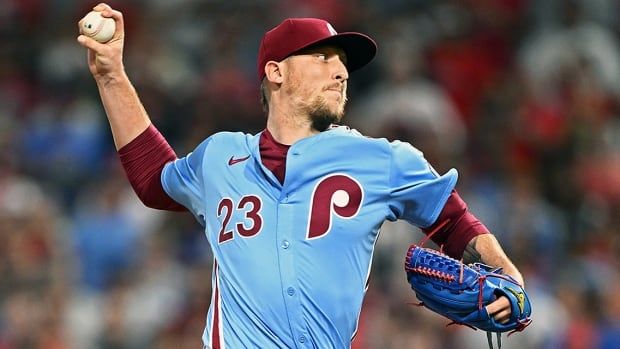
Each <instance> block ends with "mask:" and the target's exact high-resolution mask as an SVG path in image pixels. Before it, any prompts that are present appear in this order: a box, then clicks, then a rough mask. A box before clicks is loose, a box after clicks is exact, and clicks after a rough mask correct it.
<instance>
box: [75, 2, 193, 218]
mask: <svg viewBox="0 0 620 349" xmlns="http://www.w3.org/2000/svg"><path fill="white" fill-rule="evenodd" d="M93 11H95V12H98V13H99V14H100V15H101V16H102V17H104V18H112V19H113V20H114V26H113V27H114V28H115V30H114V33H113V34H112V37H111V38H109V37H106V35H104V34H105V33H102V32H101V31H102V30H105V27H104V25H102V23H101V18H100V17H99V16H98V15H95V16H93V15H92V14H91V15H90V16H89V15H87V16H86V17H84V18H83V19H82V20H80V22H79V23H78V27H79V28H80V29H79V30H80V36H78V38H77V40H78V42H79V43H80V44H81V45H82V46H84V47H86V48H87V54H88V56H87V57H88V69H89V70H90V72H91V74H92V75H93V77H94V78H95V82H96V83H97V88H99V94H100V95H101V101H102V103H103V107H104V108H105V111H106V114H107V116H108V121H109V122H110V128H111V129H112V136H113V137H114V144H115V145H116V149H117V150H118V154H119V156H120V159H121V163H122V164H123V168H124V169H125V172H126V174H127V177H128V179H129V182H130V183H131V186H132V187H133V189H134V190H135V192H136V194H137V195H138V197H139V198H140V200H142V202H143V203H144V204H145V205H146V206H148V207H152V208H157V209H163V210H171V211H181V210H185V208H184V207H183V206H181V205H180V204H178V203H177V202H175V201H174V200H172V199H171V198H170V197H169V196H168V195H167V194H166V193H165V192H164V189H163V187H162V184H161V180H160V177H161V173H162V170H163V168H164V166H165V164H166V163H168V162H170V161H173V160H175V159H176V158H177V157H176V154H175V153H174V151H173V150H172V148H171V147H170V145H169V144H168V142H166V140H165V139H164V137H163V136H162V135H161V133H159V131H158V130H157V129H156V128H155V127H154V126H153V125H151V120H150V119H149V117H148V115H147V113H146V110H145V109H144V107H143V106H142V103H141V102H140V98H138V94H137V93H136V90H135V89H134V87H133V86H132V84H131V82H130V81H129V78H128V77H127V74H126V73H125V68H124V66H123V44H124V40H125V30H124V23H123V14H122V13H120V12H119V11H116V10H114V9H112V8H111V7H110V6H109V5H107V4H99V5H97V6H95V7H94V8H93ZM93 18H94V19H93ZM93 28H95V29H93ZM95 39H97V40H95ZM99 41H101V42H99Z"/></svg>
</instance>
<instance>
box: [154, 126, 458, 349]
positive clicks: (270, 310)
mask: <svg viewBox="0 0 620 349" xmlns="http://www.w3.org/2000/svg"><path fill="white" fill-rule="evenodd" d="M259 139H260V134H259V135H247V134H242V133H218V134H215V135H213V136H211V137H209V138H208V139H206V140H205V141H204V142H203V143H202V144H200V145H199V146H198V147H197V148H196V149H195V150H194V151H193V152H192V153H190V154H189V155H187V156H186V157H184V158H181V159H178V160H176V161H175V162H172V163H169V164H167V165H166V167H165V168H164V171H163V173H162V184H163V187H164V189H165V191H166V192H167V193H168V194H169V195H170V197H172V198H173V199H174V200H175V201H177V202H179V203H180V204H182V205H184V206H186V207H187V208H188V209H189V210H190V211H191V212H192V213H193V214H194V215H195V216H196V218H197V219H198V221H199V222H200V223H201V224H202V225H203V226H204V227H205V234H206V236H207V238H208V240H209V243H210V245H211V248H212V249H213V254H214V257H215V261H214V269H213V274H212V282H213V292H212V294H213V296H212V299H211V306H210V308H209V313H208V316H207V324H206V328H205V331H204V334H203V342H204V344H205V347H206V348H229V349H238V348H261V349H264V348H320V349H328V348H349V347H350V346H351V340H352V338H353V336H354V335H355V332H356V330H357V323H358V319H359V315H360V310H361V306H362V299H363V297H364V293H365V291H366V288H367V281H368V276H369V273H370V266H371V261H372V254H373V249H374V246H375V243H376V241H377V237H378V233H379V228H380V226H381V224H382V223H383V222H384V220H386V219H388V220H391V221H393V220H397V219H405V220H407V221H409V222H410V223H412V224H414V225H417V226H420V227H427V226H429V225H431V224H432V223H434V221H435V220H436V219H437V216H438V215H439V213H440V211H441V209H442V208H443V206H444V204H445V202H446V200H447V198H448V196H449V195H450V192H451V191H452V189H453V188H454V186H455V183H456V180H457V172H456V170H454V169H452V170H450V171H449V172H447V173H446V174H445V175H443V176H439V175H438V174H437V173H436V172H435V171H434V170H433V169H432V167H431V166H430V165H429V164H428V162H427V161H426V160H425V159H424V157H423V156H422V153H421V152H420V151H418V150H417V149H415V148H414V147H412V146H411V145H410V144H408V143H403V142H398V141H395V142H388V141H386V140H385V139H373V138H367V137H364V136H362V135H360V134H359V133H358V132H356V131H353V130H350V129H349V128H347V127H335V128H332V129H330V130H328V131H325V132H321V133H319V134H317V135H314V136H312V137H308V138H305V139H302V140H300V141H298V142H297V143H295V144H293V145H292V146H291V147H290V149H289V151H288V155H287V160H286V177H285V181H284V184H283V185H281V184H280V182H279V181H278V180H277V179H276V177H275V176H274V175H273V173H272V172H271V171H270V170H269V169H268V168H266V167H265V166H263V165H262V163H261V159H260V152H259Z"/></svg>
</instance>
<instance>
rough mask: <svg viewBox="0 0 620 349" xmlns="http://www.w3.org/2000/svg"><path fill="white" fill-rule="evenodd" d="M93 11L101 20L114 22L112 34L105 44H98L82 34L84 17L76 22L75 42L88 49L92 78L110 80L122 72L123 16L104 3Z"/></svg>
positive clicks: (93, 39)
mask: <svg viewBox="0 0 620 349" xmlns="http://www.w3.org/2000/svg"><path fill="white" fill-rule="evenodd" d="M93 11H95V12H98V13H99V14H101V17H103V18H112V19H113V20H114V24H115V26H114V27H115V30H114V34H113V35H112V37H111V39H109V40H107V41H106V42H104V43H101V42H98V41H97V40H95V38H93V37H90V36H89V35H86V34H87V33H85V32H84V28H85V26H84V25H83V24H84V21H85V20H86V17H84V18H82V19H81V20H80V21H79V22H78V28H79V32H80V35H79V36H78V38H77V41H78V42H79V43H80V44H81V45H82V46H84V47H86V48H87V49H88V54H87V58H88V68H89V70H90V72H91V73H92V74H93V76H94V77H95V78H96V79H99V78H110V77H113V75H114V74H120V73H122V71H123V62H122V56H123V45H124V37H125V29H124V23H123V15H122V13H121V12H120V11H117V10H114V9H112V8H111V7H110V6H109V5H107V4H104V3H101V4H99V5H97V6H95V7H94V8H93Z"/></svg>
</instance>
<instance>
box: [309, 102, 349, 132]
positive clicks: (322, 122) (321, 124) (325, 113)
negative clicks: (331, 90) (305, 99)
mask: <svg viewBox="0 0 620 349" xmlns="http://www.w3.org/2000/svg"><path fill="white" fill-rule="evenodd" d="M343 98H345V97H343ZM345 103H346V98H345V101H344V102H342V104H340V105H339V106H338V108H337V110H335V111H334V110H332V108H330V106H329V105H328V104H327V102H326V101H325V99H324V98H323V97H322V96H318V97H316V99H315V100H314V101H313V103H312V104H310V105H308V106H307V110H306V112H307V114H308V118H309V119H310V122H311V123H312V128H313V129H315V130H317V131H319V132H323V131H325V130H327V129H328V128H329V126H330V125H331V124H333V123H337V122H339V121H340V119H342V117H343V115H344V105H345Z"/></svg>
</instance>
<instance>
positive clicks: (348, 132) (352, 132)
mask: <svg viewBox="0 0 620 349" xmlns="http://www.w3.org/2000/svg"><path fill="white" fill-rule="evenodd" d="M328 133H330V134H331V136H332V137H335V138H338V137H348V138H350V141H353V142H359V143H364V144H366V145H368V146H375V147H380V148H385V149H391V148H395V147H396V148H397V147H401V146H403V145H408V146H411V144H409V143H406V142H401V141H390V140H388V139H387V138H384V137H371V136H368V135H365V134H363V133H362V132H360V131H358V130H356V129H354V128H351V127H349V126H346V125H332V126H331V127H330V128H329V132H328Z"/></svg>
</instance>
